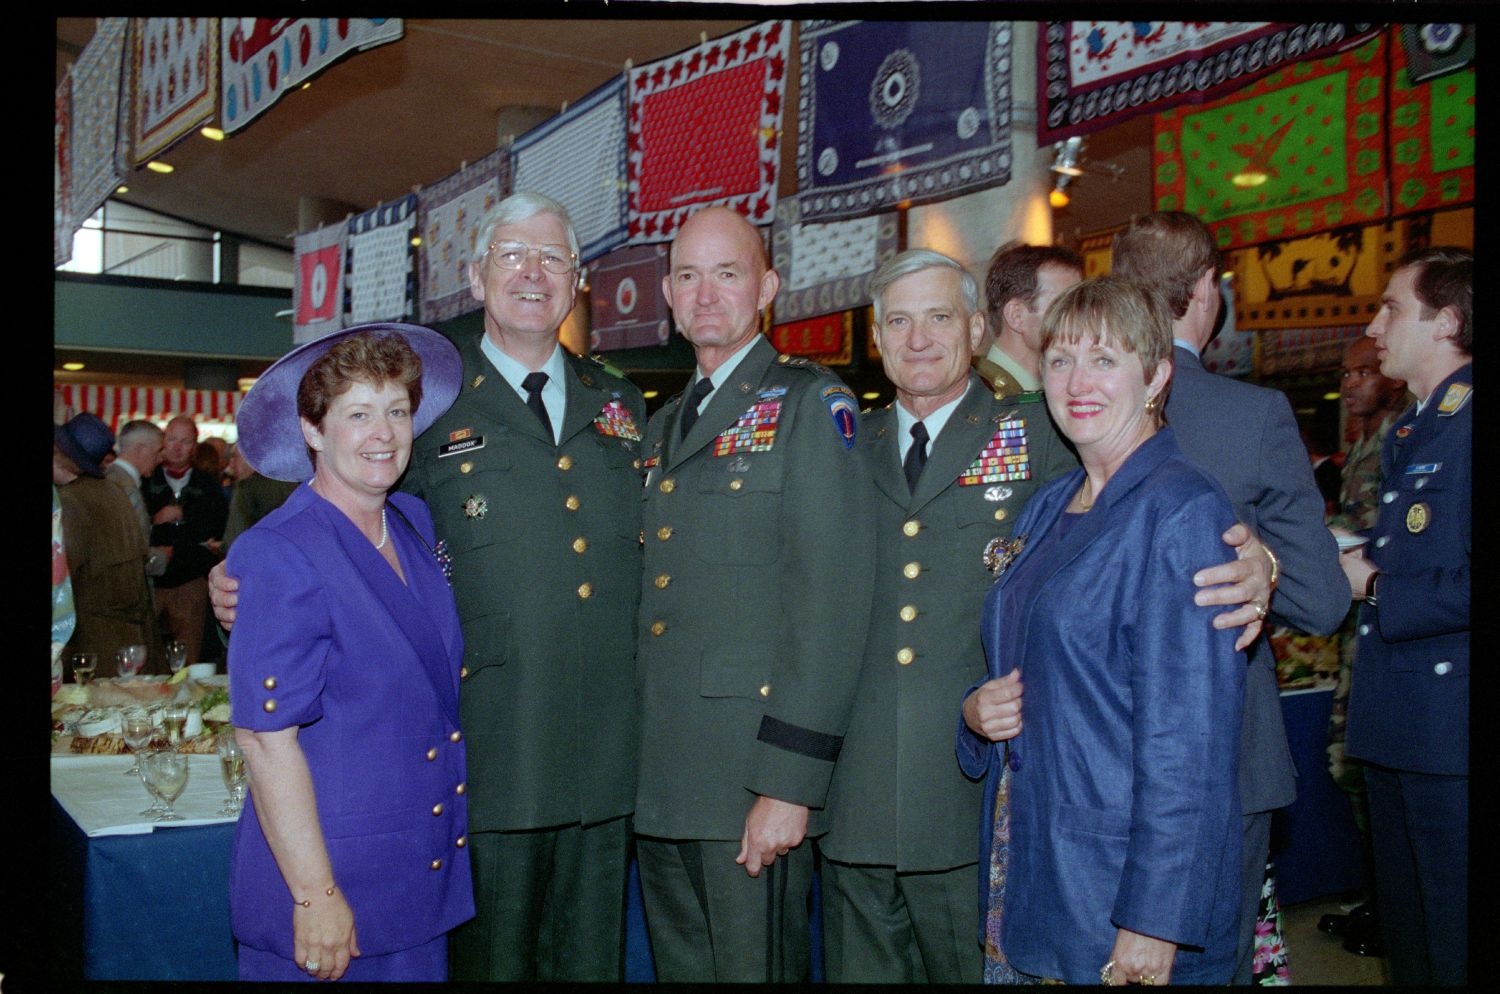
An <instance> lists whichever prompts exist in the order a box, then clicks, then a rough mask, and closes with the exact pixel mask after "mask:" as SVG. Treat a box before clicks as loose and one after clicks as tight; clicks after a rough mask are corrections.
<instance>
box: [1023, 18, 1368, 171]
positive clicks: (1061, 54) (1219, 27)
mask: <svg viewBox="0 0 1500 994" xmlns="http://www.w3.org/2000/svg"><path fill="white" fill-rule="evenodd" d="M1380 28H1381V26H1380V25H1377V24H1345V23H1332V22H1320V23H1313V24H1272V23H1265V22H1256V23H1237V22H1225V21H1199V22H1192V21H1046V22H1044V23H1042V24H1041V25H1039V27H1038V30H1037V80H1038V83H1037V88H1038V93H1037V117H1038V118H1039V120H1038V121H1037V127H1036V131H1037V141H1038V142H1039V143H1042V144H1045V143H1047V142H1053V141H1060V140H1062V139H1064V138H1070V137H1072V136H1073V135H1081V134H1087V133H1089V132H1092V131H1099V130H1101V129H1102V128H1107V127H1110V126H1111V125H1115V124H1119V123H1120V122H1121V121H1127V120H1129V119H1130V118H1132V117H1137V116H1139V115H1141V114H1154V113H1159V112H1161V111H1164V110H1167V109H1168V108H1171V107H1175V106H1177V105H1178V104H1181V103H1185V102H1188V101H1192V102H1194V103H1201V102H1203V101H1205V100H1211V99H1214V98H1216V97H1220V96H1223V95H1224V94H1226V93H1229V92H1231V91H1233V90H1237V89H1240V88H1241V87H1244V86H1247V85H1248V84H1250V83H1253V82H1255V80H1257V79H1259V78H1260V77H1262V76H1264V75H1266V74H1267V73H1269V72H1272V71H1273V70H1275V69H1277V68H1280V67H1282V66H1284V65H1287V64H1289V63H1295V62H1299V61H1302V60H1305V59H1311V58H1319V57H1322V56H1327V55H1333V54H1335V53H1337V52H1340V51H1342V50H1344V49H1346V48H1352V47H1354V46H1355V45H1358V44H1359V43H1360V42H1363V41H1367V40H1368V39H1370V38H1372V37H1374V36H1375V35H1376V34H1377V33H1379V31H1380Z"/></svg>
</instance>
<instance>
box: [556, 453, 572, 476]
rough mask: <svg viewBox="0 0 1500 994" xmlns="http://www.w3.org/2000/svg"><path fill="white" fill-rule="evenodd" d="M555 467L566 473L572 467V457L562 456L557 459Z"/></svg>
mask: <svg viewBox="0 0 1500 994" xmlns="http://www.w3.org/2000/svg"><path fill="white" fill-rule="evenodd" d="M557 468H558V469H560V470H562V471H563V472H564V473H566V472H567V471H568V470H570V469H572V468H573V457H572V456H563V457H561V458H560V459H558V460H557Z"/></svg>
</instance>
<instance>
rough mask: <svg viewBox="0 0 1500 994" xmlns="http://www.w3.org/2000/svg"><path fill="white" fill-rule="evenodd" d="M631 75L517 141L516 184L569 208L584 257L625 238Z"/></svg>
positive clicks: (513, 157)
mask: <svg viewBox="0 0 1500 994" xmlns="http://www.w3.org/2000/svg"><path fill="white" fill-rule="evenodd" d="M625 146H626V140H625V77H624V76H623V75H621V76H617V77H616V78H614V79H612V80H610V81H609V82H607V83H605V84H604V85H603V86H601V87H599V88H598V89H596V90H594V92H592V93H590V94H589V95H588V96H586V97H584V98H583V99H582V100H580V101H578V102H577V103H576V104H573V105H571V106H569V107H568V109H567V110H565V111H563V112H562V113H561V114H558V115H557V116H556V117H553V118H551V119H550V120H547V121H543V122H542V123H541V124H539V125H537V126H536V127H535V128H532V129H531V130H530V131H528V132H526V133H525V134H524V135H521V136H520V137H519V138H517V139H516V140H515V141H514V142H513V143H512V145H511V175H512V177H514V189H517V190H530V191H533V192H535V193H543V194H546V195H547V196H549V197H551V198H552V199H553V200H556V201H557V202H558V203H560V204H562V205H563V206H564V207H566V208H567V209H568V215H569V216H570V217H571V218H572V219H573V230H574V232H575V233H576V234H577V235H578V254H579V257H580V260H581V261H584V262H587V261H588V260H590V259H594V258H597V257H598V256H601V255H603V254H604V253H605V252H608V251H609V250H610V249H612V248H615V247H616V246H618V245H620V244H621V243H623V242H624V241H625V208H626V188H625Z"/></svg>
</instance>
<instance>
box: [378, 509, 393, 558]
mask: <svg viewBox="0 0 1500 994" xmlns="http://www.w3.org/2000/svg"><path fill="white" fill-rule="evenodd" d="M389 537H390V534H389V533H388V532H387V531H386V528H385V508H383V507H382V508H381V509H380V541H379V542H377V543H376V544H375V548H377V549H384V548H385V540H386V539H387V538H389Z"/></svg>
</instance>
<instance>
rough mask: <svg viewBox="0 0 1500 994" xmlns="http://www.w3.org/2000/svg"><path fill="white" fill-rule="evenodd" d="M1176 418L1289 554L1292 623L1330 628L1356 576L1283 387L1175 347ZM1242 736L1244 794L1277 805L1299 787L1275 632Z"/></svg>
mask: <svg viewBox="0 0 1500 994" xmlns="http://www.w3.org/2000/svg"><path fill="white" fill-rule="evenodd" d="M1172 367H1173V372H1172V392H1171V393H1170V394H1168V396H1167V424H1169V425H1171V426H1172V430H1173V431H1174V432H1176V434H1177V444H1178V445H1179V446H1181V447H1182V451H1183V454H1184V455H1186V456H1187V457H1188V458H1189V459H1191V460H1192V461H1193V462H1195V463H1197V464H1198V465H1199V466H1201V467H1202V468H1203V469H1205V470H1206V471H1207V472H1208V474H1209V475H1210V476H1212V477H1213V478H1214V480H1215V481H1216V482H1217V483H1218V484H1219V486H1221V487H1223V488H1224V492H1225V493H1226V494H1228V495H1229V500H1230V502H1231V503H1232V504H1233V505H1234V513H1235V515H1236V517H1237V518H1238V519H1239V520H1240V521H1243V522H1244V523H1245V524H1246V525H1248V526H1249V527H1250V530H1251V531H1253V532H1255V534H1256V535H1258V536H1260V538H1261V539H1263V540H1264V541H1265V543H1266V544H1267V545H1269V546H1270V547H1271V551H1272V552H1274V553H1276V555H1277V557H1278V558H1279V559H1280V560H1281V580H1280V583H1279V584H1278V586H1277V588H1276V596H1275V597H1274V598H1273V599H1272V601H1271V615H1272V617H1273V618H1274V619H1276V620H1279V621H1282V622H1285V623H1286V624H1288V625H1291V626H1292V627H1293V628H1297V629H1300V630H1302V631H1304V632H1311V633H1313V634H1315V635H1328V634H1331V633H1332V632H1333V631H1334V630H1336V629H1337V628H1338V626H1339V625H1340V624H1342V623H1343V621H1344V617H1345V616H1346V615H1347V614H1348V613H1349V581H1348V580H1346V579H1344V571H1343V569H1342V568H1341V567H1340V566H1339V552H1338V545H1337V543H1335V542H1334V540H1333V536H1332V535H1331V534H1330V533H1329V531H1328V528H1327V526H1326V525H1325V524H1324V521H1323V496H1322V494H1320V493H1319V492H1318V484H1317V482H1316V481H1315V480H1314V479H1313V471H1312V462H1311V460H1309V459H1308V457H1307V448H1306V447H1305V446H1303V444H1302V439H1301V437H1300V436H1299V435H1298V432H1297V419H1296V418H1295V417H1293V416H1292V405H1291V404H1290V403H1288V402H1287V399H1286V395H1285V394H1283V393H1282V392H1281V391H1279V390H1271V389H1268V388H1266V387H1259V386H1256V385H1254V384H1252V383H1242V382H1240V381H1239V380H1236V379H1232V378H1230V377H1228V376H1218V375H1216V374H1214V373H1210V372H1209V371H1208V370H1206V369H1204V368H1203V363H1202V361H1201V360H1199V358H1198V357H1197V356H1195V355H1193V353H1191V352H1189V351H1188V350H1187V349H1185V348H1183V347H1182V346H1180V345H1179V346H1177V347H1176V348H1174V349H1173V350H1172ZM1245 681H1246V683H1245V720H1244V725H1243V726H1242V728H1241V733H1240V736H1241V742H1240V804H1241V806H1242V807H1243V809H1244V812H1245V814H1247V815H1249V814H1256V813H1259V812H1262V811H1271V810H1273V809H1275V808H1279V807H1284V806H1285V805H1288V804H1290V803H1292V801H1293V800H1295V799H1296V797H1297V780H1296V777H1297V771H1296V767H1295V766H1293V765H1292V753H1291V750H1290V749H1289V748H1288V747H1287V741H1286V728H1285V725H1284V723H1283V721H1282V716H1281V697H1280V694H1279V693H1278V691H1277V687H1276V658H1275V656H1274V655H1272V653H1271V643H1270V640H1268V639H1266V638H1259V639H1256V641H1255V644H1254V645H1252V646H1251V647H1250V669H1249V672H1248V673H1246V674H1245Z"/></svg>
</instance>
